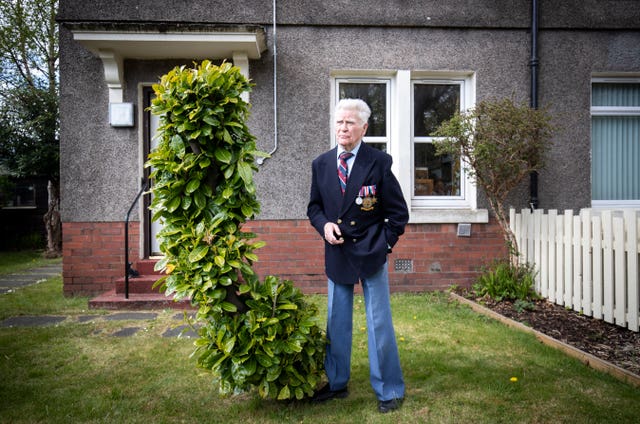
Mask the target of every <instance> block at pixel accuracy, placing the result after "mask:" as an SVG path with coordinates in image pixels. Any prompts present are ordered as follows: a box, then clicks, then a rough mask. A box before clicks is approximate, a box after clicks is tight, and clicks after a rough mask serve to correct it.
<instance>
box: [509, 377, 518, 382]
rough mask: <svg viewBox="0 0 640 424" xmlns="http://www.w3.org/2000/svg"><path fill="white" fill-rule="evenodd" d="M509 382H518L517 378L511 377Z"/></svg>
mask: <svg viewBox="0 0 640 424" xmlns="http://www.w3.org/2000/svg"><path fill="white" fill-rule="evenodd" d="M509 381H511V382H512V383H515V382H517V381H518V377H511V378H510V379H509Z"/></svg>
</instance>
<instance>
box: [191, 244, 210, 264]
mask: <svg viewBox="0 0 640 424" xmlns="http://www.w3.org/2000/svg"><path fill="white" fill-rule="evenodd" d="M207 253H209V246H198V247H196V248H195V249H194V250H193V251H192V252H191V253H189V262H198V261H199V260H200V259H202V258H204V257H205V256H206V255H207Z"/></svg>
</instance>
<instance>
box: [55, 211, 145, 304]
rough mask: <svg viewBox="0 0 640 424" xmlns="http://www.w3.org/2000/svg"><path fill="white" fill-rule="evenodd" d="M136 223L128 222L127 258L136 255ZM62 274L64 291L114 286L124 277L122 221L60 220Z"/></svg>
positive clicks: (97, 290)
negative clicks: (117, 279) (116, 280)
mask: <svg viewBox="0 0 640 424" xmlns="http://www.w3.org/2000/svg"><path fill="white" fill-rule="evenodd" d="M139 228H140V226H139V223H138V222H131V223H130V224H129V262H135V261H136V260H137V259H138V258H139V256H140V255H139V251H140V250H139V243H140V232H139ZM62 255H63V257H62V278H63V281H64V293H65V295H87V294H97V293H102V292H106V291H109V290H111V289H113V288H115V279H116V278H120V277H124V222H65V223H63V224H62Z"/></svg>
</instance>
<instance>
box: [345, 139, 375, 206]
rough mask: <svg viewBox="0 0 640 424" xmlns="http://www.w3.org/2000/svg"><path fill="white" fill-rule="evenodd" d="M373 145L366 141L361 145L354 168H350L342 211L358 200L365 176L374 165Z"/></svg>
mask: <svg viewBox="0 0 640 424" xmlns="http://www.w3.org/2000/svg"><path fill="white" fill-rule="evenodd" d="M370 150H371V147H369V146H367V145H366V144H365V143H364V142H363V143H362V144H361V145H360V150H359V151H358V155H357V156H356V160H355V161H354V163H353V166H352V167H351V168H352V169H350V170H349V179H348V180H347V190H346V191H345V193H344V197H343V199H342V207H341V211H343V212H344V211H345V210H346V209H348V208H349V206H350V205H351V204H352V203H353V202H355V201H356V197H358V193H359V192H360V188H361V187H362V185H363V183H364V180H365V178H367V175H369V172H370V170H371V168H372V167H373V165H374V160H373V159H372V157H371V155H370Z"/></svg>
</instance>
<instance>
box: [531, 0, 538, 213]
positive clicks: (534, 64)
mask: <svg viewBox="0 0 640 424" xmlns="http://www.w3.org/2000/svg"><path fill="white" fill-rule="evenodd" d="M529 66H530V67H531V99H530V104H529V105H530V106H531V108H533V109H537V108H538V0H531V59H530V60H529ZM529 207H530V208H531V211H532V212H533V210H534V209H537V208H538V172H537V171H533V172H531V173H530V174H529Z"/></svg>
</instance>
